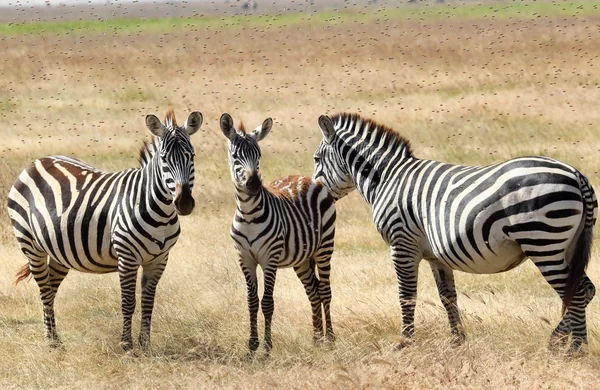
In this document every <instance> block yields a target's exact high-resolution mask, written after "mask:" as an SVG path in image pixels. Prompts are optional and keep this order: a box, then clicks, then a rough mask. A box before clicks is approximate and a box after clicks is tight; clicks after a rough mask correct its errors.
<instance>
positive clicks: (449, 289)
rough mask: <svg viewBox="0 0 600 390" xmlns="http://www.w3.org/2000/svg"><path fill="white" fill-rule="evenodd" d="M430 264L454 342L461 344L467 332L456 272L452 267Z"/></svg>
mask: <svg viewBox="0 0 600 390" xmlns="http://www.w3.org/2000/svg"><path fill="white" fill-rule="evenodd" d="M429 264H430V266H431V271H432V272H433V276H434V278H435V283H436V285H437V289H438V293H439V295H440V299H441V301H442V304H443V305H444V308H445V309H446V313H447V314H448V321H449V323H450V331H451V333H452V343H453V344H454V345H460V344H462V343H464V341H465V332H464V328H463V325H462V322H461V319H460V313H459V311H458V302H457V297H456V287H455V285H454V273H453V271H452V269H450V268H448V267H444V266H441V265H438V264H435V263H429Z"/></svg>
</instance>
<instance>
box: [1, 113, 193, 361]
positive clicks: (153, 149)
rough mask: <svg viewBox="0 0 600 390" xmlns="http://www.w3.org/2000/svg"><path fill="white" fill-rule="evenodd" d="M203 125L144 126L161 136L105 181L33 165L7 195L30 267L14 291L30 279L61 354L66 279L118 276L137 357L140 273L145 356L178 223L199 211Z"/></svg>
mask: <svg viewBox="0 0 600 390" xmlns="http://www.w3.org/2000/svg"><path fill="white" fill-rule="evenodd" d="M201 125H202V114H201V113H199V112H193V113H192V114H190V116H189V118H188V119H187V121H186V123H185V124H184V125H183V126H181V127H180V126H177V123H176V120H175V114H174V112H173V111H172V110H170V111H169V112H168V113H167V115H166V119H165V123H164V125H163V124H162V123H161V122H160V120H159V119H158V118H157V117H156V116H154V115H148V116H147V117H146V126H147V127H148V130H150V132H151V133H152V134H153V135H154V136H156V138H153V140H152V141H151V142H150V143H145V144H144V146H143V147H142V148H141V150H140V165H141V166H140V167H139V168H135V169H127V170H124V171H120V172H115V173H106V172H103V171H101V170H99V169H96V168H94V167H92V166H90V165H88V164H86V163H84V162H82V161H80V160H77V159H74V158H71V157H64V156H51V157H44V158H41V159H39V160H36V161H34V162H33V163H31V164H30V165H29V166H28V167H27V168H25V170H23V172H21V174H20V175H19V177H18V179H17V180H16V182H15V184H14V185H13V186H12V188H11V189H10V192H9V194H8V214H9V217H10V219H11V222H12V225H13V228H14V233H15V236H16V238H17V241H18V243H19V246H20V248H21V251H22V252H23V254H25V256H26V257H27V258H28V260H29V262H28V264H25V266H23V267H22V268H21V269H20V270H19V272H18V273H17V279H16V281H15V283H18V282H20V281H21V280H23V279H25V278H26V277H27V276H29V275H30V274H32V275H33V278H34V279H35V281H36V283H37V284H38V286H39V289H40V295H41V299H42V303H43V312H44V325H45V329H46V331H45V338H46V340H47V341H48V342H49V344H50V345H51V346H57V345H59V344H60V339H59V337H58V333H57V332H56V323H55V319H54V299H55V297H56V292H57V290H58V288H59V286H60V284H61V282H62V281H63V279H64V278H65V277H66V276H67V274H68V272H69V270H71V269H75V270H77V271H82V272H89V273H97V274H102V273H107V272H115V271H117V272H118V273H119V279H120V283H121V309H122V313H123V333H122V336H121V345H122V347H123V349H124V350H126V351H128V350H131V349H132V348H133V343H132V337H131V318H132V316H133V312H134V310H135V289H136V277H137V271H138V268H139V267H140V266H141V267H142V269H143V276H142V300H141V304H142V322H141V329H140V335H139V344H140V346H141V347H142V348H143V349H147V347H148V346H149V343H150V323H151V318H152V309H153V307H154V295H155V292H156V286H157V284H158V281H159V280H160V277H161V275H162V273H163V271H164V269H165V267H166V265H167V258H168V255H169V250H170V249H171V248H172V247H173V245H174V244H175V242H177V238H178V236H179V232H180V228H179V219H178V215H188V214H190V213H191V212H192V210H193V209H194V199H193V198H192V188H193V186H194V148H193V146H192V144H191V143H190V138H189V136H190V135H192V134H194V133H195V132H196V131H198V129H200V126H201Z"/></svg>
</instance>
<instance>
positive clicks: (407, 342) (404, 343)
mask: <svg viewBox="0 0 600 390" xmlns="http://www.w3.org/2000/svg"><path fill="white" fill-rule="evenodd" d="M414 342H415V341H414V340H413V339H412V338H408V337H401V338H400V340H399V341H398V342H397V343H396V344H395V345H394V349H395V350H396V351H401V350H403V349H404V348H407V347H410V346H411V345H413V344H414Z"/></svg>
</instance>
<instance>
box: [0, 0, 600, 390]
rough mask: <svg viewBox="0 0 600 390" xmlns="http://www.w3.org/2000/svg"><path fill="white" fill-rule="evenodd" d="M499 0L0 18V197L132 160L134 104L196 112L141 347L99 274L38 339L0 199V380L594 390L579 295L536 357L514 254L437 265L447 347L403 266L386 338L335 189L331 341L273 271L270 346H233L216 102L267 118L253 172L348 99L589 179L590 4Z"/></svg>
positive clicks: (416, 129) (595, 28)
mask: <svg viewBox="0 0 600 390" xmlns="http://www.w3.org/2000/svg"><path fill="white" fill-rule="evenodd" d="M502 4H504V3H502ZM502 4H494V5H489V4H487V5H466V6H458V5H457V6H429V7H427V6H419V7H416V8H410V9H408V10H409V11H406V9H404V8H403V9H400V10H398V9H392V10H378V11H370V10H367V11H360V13H358V12H353V11H352V12H350V11H349V12H347V13H345V14H342V15H341V16H340V15H339V14H335V15H333V14H327V13H323V14H314V15H313V16H310V17H309V15H301V14H300V15H295V14H289V15H283V16H280V17H273V16H269V17H262V18H259V17H256V18H255V19H252V18H250V19H240V18H237V19H236V18H232V19H223V20H220V19H209V20H202V21H199V20H196V19H193V20H177V21H171V20H161V21H137V22H139V23H138V24H139V26H138V24H135V26H133V23H134V22H132V21H118V22H117V21H110V22H106V23H104V24H102V23H100V22H98V23H100V24H86V23H90V22H81V23H80V24H77V23H76V24H74V25H62V26H61V25H60V24H45V25H41V24H33V25H18V26H2V27H0V52H1V53H2V57H0V69H1V70H2V71H1V74H0V125H1V128H2V143H1V144H0V150H1V153H0V164H1V165H2V170H0V193H2V194H7V193H8V189H9V188H10V186H11V184H12V182H13V181H14V179H15V178H16V176H17V175H18V173H19V172H20V171H21V170H22V169H23V167H24V166H25V165H26V164H27V163H28V162H30V161H31V160H33V159H35V158H36V157H39V156H43V155H50V154H64V155H72V156H76V157H78V158H80V159H83V160H85V161H87V162H89V163H91V164H93V165H95V166H98V167H100V168H102V169H105V170H117V169H123V168H126V167H131V166H135V165H136V154H137V149H138V147H139V145H140V142H141V139H142V138H144V137H146V136H147V131H146V129H145V127H144V125H143V118H144V116H145V115H146V114H148V113H155V114H157V115H162V114H163V113H164V112H165V111H166V110H167V108H168V107H170V106H173V107H174V108H175V110H176V112H177V114H178V116H179V117H180V118H181V119H183V118H184V117H185V116H187V114H188V113H189V112H190V111H191V110H196V109H198V110H200V111H202V112H203V114H204V118H205V124H204V125H203V128H202V130H201V132H199V133H198V134H196V135H194V137H193V142H194V144H195V147H196V149H197V158H196V171H197V180H196V183H197V185H196V188H195V190H194V195H195V197H196V199H197V209H196V211H195V212H194V213H193V214H192V215H191V216H190V217H187V218H185V219H183V220H182V229H183V234H182V236H181V238H180V242H179V243H178V244H177V246H176V247H175V249H174V250H173V252H172V256H171V260H170V264H169V266H168V267H167V270H166V272H165V275H164V277H163V279H162V281H161V283H160V285H159V288H158V294H157V304H156V309H155V316H154V322H153V331H152V338H153V350H152V353H151V354H149V355H147V356H140V357H138V358H132V357H129V356H125V355H124V354H123V353H122V351H121V349H120V347H119V345H118V334H119V332H120V329H121V316H120V307H119V288H118V278H117V275H105V276H96V275H84V274H79V273H72V274H70V275H69V276H68V278H67V279H66V280H65V282H64V283H63V285H62V286H61V289H60V291H59V294H58V298H57V303H56V311H57V319H58V326H59V332H60V334H61V335H62V337H63V339H64V342H65V343H64V344H65V347H64V349H60V350H55V351H50V350H49V349H48V348H47V347H46V346H45V344H44V342H43V324H42V321H41V305H40V303H39V298H38V292H37V286H36V285H35V283H33V282H29V283H26V284H21V285H19V286H18V287H13V286H12V285H11V283H12V280H13V274H14V271H15V270H16V269H17V268H18V267H19V266H20V265H22V264H23V263H24V261H25V259H24V257H23V256H22V255H21V254H20V253H19V252H18V250H17V246H16V243H15V241H14V238H13V237H12V232H11V229H10V227H9V222H8V219H7V216H6V211H5V209H4V208H0V218H1V220H2V221H3V223H2V224H0V244H1V245H0V258H2V259H3V261H2V262H0V345H2V348H1V349H0V387H2V388H20V387H24V388H116V387H123V386H125V387H129V388H146V387H158V388H198V387H204V388H221V387H222V388H309V387H312V388H344V389H346V388H414V387H422V388H474V387H482V388H528V387H534V388H557V389H558V388H561V389H562V388H566V387H576V388H599V387H600V381H599V380H598V375H597V373H598V372H599V370H600V359H599V357H600V317H599V303H598V302H600V301H599V300H598V299H596V300H594V301H593V302H592V303H591V304H590V306H589V309H588V328H589V333H590V344H589V346H588V347H587V349H586V353H585V354H583V355H581V356H576V357H569V356H565V355H563V354H560V353H559V354H557V353H551V352H549V351H548V350H547V348H546V341H547V339H548V336H549V334H550V331H551V329H552V328H553V327H554V325H555V324H556V323H557V321H558V319H559V310H560V301H559V299H558V298H557V297H556V296H555V294H554V292H553V291H552V290H551V289H550V287H549V286H548V285H547V284H546V283H545V282H544V280H543V279H542V277H541V276H540V275H539V273H538V272H537V270H536V269H535V268H534V267H533V266H531V265H530V264H525V265H524V266H521V267H519V268H517V269H516V270H513V271H510V272H508V273H505V274H499V275H491V276H473V275H466V274H457V286H458V290H459V304H460V307H461V313H462V316H463V319H464V322H465V326H466V331H467V334H468V342H467V343H466V344H465V345H464V346H461V347H456V348H453V347H451V346H450V336H449V332H448V325H447V319H446V315H445V312H444V310H443V307H442V306H441V303H440V301H439V298H438V297H437V292H436V289H435V285H434V282H433V278H432V277H431V273H430V272H429V271H428V267H427V265H423V267H421V273H420V285H419V300H418V305H417V314H416V316H417V318H416V326H417V335H416V341H415V343H414V345H412V346H410V347H408V348H406V349H404V350H402V351H396V350H394V348H393V346H394V343H395V342H396V341H397V340H398V339H397V337H398V336H397V335H398V329H399V326H400V308H399V305H398V302H397V289H396V282H395V277H394V274H393V271H392V266H391V262H390V260H389V254H388V250H387V248H386V246H385V245H384V244H383V243H382V241H381V240H380V238H379V237H378V235H377V233H376V232H375V230H374V228H373V227H372V223H371V222H370V212H369V210H368V208H367V207H366V206H365V205H364V204H363V202H362V200H361V199H360V198H359V197H358V196H357V195H356V194H353V195H351V196H349V197H348V198H347V199H344V200H342V201H341V202H339V203H338V215H339V220H338V221H339V222H338V229H337V240H336V253H335V255H334V259H333V267H334V268H333V280H332V284H333V294H334V302H333V319H334V325H335V326H336V330H337V335H338V341H337V342H336V344H335V346H334V347H332V348H329V347H319V348H315V347H313V345H312V343H311V329H310V313H309V312H310V309H309V305H308V302H307V299H306V298H305V296H304V292H303V289H302V287H301V285H300V283H299V282H298V281H297V280H296V277H295V275H294V274H293V272H291V271H290V270H282V271H281V272H279V275H278V281H277V286H276V289H275V295H276V309H275V323H274V336H273V339H274V350H273V356H272V358H271V359H269V360H268V361H263V360H261V359H256V360H255V361H250V362H248V361H245V360H244V359H243V357H244V354H245V346H246V337H247V327H248V319H247V312H246V304H245V288H244V286H243V277H242V274H241V272H240V271H239V269H238V267H237V264H236V261H235V257H234V251H233V248H232V245H231V242H230V239H229V237H228V227H229V221H230V218H231V215H232V212H233V207H234V206H233V194H232V184H231V183H230V178H229V173H228V167H227V157H226V140H225V139H224V138H223V136H222V135H221V133H220V131H219V129H218V118H219V116H220V115H221V113H222V112H229V113H230V114H231V115H232V116H233V117H234V119H235V120H236V121H237V120H240V119H241V120H243V121H244V122H245V123H246V125H247V126H248V127H250V126H257V125H258V124H260V123H261V122H262V120H263V119H264V118H265V117H267V116H271V117H273V118H274V120H275V125H274V130H273V132H272V134H271V135H270V136H269V137H268V138H267V139H266V140H265V141H264V142H263V156H264V157H263V160H262V163H261V168H262V169H263V178H264V180H266V181H269V180H272V179H275V178H276V177H278V176H281V175H286V174H292V173H294V174H307V175H309V174H310V173H311V171H312V153H313V151H314V149H315V148H316V146H317V144H318V142H319V140H320V133H319V131H318V128H317V126H316V118H318V116H319V115H320V114H322V113H335V112H338V111H355V112H360V113H362V114H364V115H367V116H371V117H374V118H376V119H377V120H378V121H380V122H383V123H386V124H388V125H390V126H392V127H393V128H395V129H397V130H398V131H400V132H401V133H402V134H403V135H405V136H406V137H407V138H409V139H410V140H411V141H412V144H413V149H414V150H415V153H416V155H417V156H420V157H423V158H434V159H439V160H444V161H449V162H453V163H464V164H487V163H490V162H494V161H500V160H503V159H507V158H510V157H514V156H519V155H528V154H543V155H549V156H553V157H557V158H559V159H561V160H563V161H565V162H568V163H570V164H572V165H574V166H576V167H578V168H579V169H581V170H582V171H583V172H584V173H585V174H586V175H587V176H588V177H589V178H590V180H591V182H592V183H593V184H595V185H596V187H597V188H600V184H598V183H600V170H599V168H598V167H599V166H600V161H599V157H598V156H599V153H598V152H599V151H600V110H598V102H600V74H599V72H598V64H599V63H600V60H599V57H600V46H598V44H597V43H598V42H599V39H600V16H599V15H598V10H597V6H596V4H595V3H592V2H553V3H544V2H534V3H520V2H519V3H513V2H511V3H507V4H506V5H502ZM407 12H408V13H407ZM445 12H446V13H448V14H445ZM317 21H319V22H317ZM137 22H136V23H137ZM127 26H130V27H127ZM17 27H18V28H17ZM207 232H210V234H207ZM596 239H598V236H597V233H596ZM599 259H600V251H599V250H598V249H597V248H596V249H594V252H593V259H592V262H591V265H590V268H589V272H588V274H589V275H590V277H591V278H592V280H593V281H595V282H596V283H597V284H598V283H600V261H599ZM136 318H139V315H138V317H136ZM137 322H139V321H138V320H136V323H137ZM136 329H137V328H136Z"/></svg>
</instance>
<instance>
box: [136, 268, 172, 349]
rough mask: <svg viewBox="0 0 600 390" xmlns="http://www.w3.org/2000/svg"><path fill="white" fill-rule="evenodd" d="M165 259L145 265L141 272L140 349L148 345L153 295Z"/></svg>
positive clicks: (146, 347)
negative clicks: (154, 263)
mask: <svg viewBox="0 0 600 390" xmlns="http://www.w3.org/2000/svg"><path fill="white" fill-rule="evenodd" d="M166 265H167V261H166V259H165V261H163V262H160V263H159V264H156V265H155V266H153V267H150V266H146V267H144V268H143V274H142V324H141V327H140V336H139V344H140V348H142V350H144V351H145V350H147V349H148V347H149V346H150V327H151V323H152V310H153V309H154V296H155V294H156V286H157V285H158V282H159V281H160V278H161V276H162V274H163V271H164V270H165V267H166Z"/></svg>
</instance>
